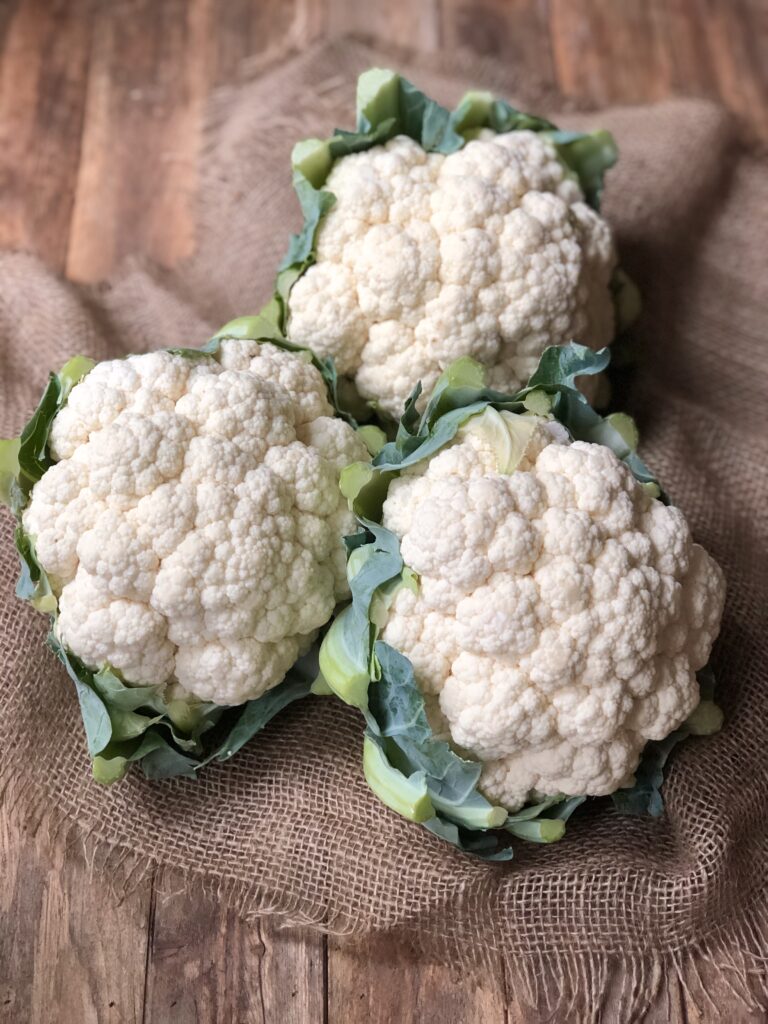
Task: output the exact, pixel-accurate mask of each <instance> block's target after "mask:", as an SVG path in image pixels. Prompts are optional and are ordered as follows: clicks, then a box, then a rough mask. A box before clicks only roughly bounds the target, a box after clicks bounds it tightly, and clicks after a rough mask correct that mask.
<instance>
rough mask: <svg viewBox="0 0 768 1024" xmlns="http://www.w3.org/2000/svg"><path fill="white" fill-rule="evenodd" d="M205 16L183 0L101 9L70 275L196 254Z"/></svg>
mask: <svg viewBox="0 0 768 1024" xmlns="http://www.w3.org/2000/svg"><path fill="white" fill-rule="evenodd" d="M205 13H206V11H205V7H204V5H201V4H200V3H186V2H185V0H167V2H165V3H162V4H157V3H154V0H129V2H125V0H118V2H116V3H112V4H104V5H100V6H99V7H98V8H97V9H96V12H95V15H94V25H93V31H94V45H93V56H92V61H91V68H90V74H89V81H88V100H87V107H86V122H85V130H84V134H83V151H82V161H81V166H80V173H79V175H78V182H77V193H76V199H75V210H74V215H73V221H72V232H71V236H70V243H69V252H68V257H67V274H68V276H69V277H71V278H73V279H75V280H79V281H94V280H98V279H99V278H100V277H103V276H104V275H106V274H108V273H109V272H110V271H112V270H114V269H115V267H116V266H117V265H118V264H119V262H120V261H121V259H122V258H123V257H124V256H125V255H126V254H128V253H142V254H144V255H146V256H149V257H150V258H152V259H156V260H158V261H159V262H161V263H164V264H166V265H173V264H175V263H177V262H178V261H179V260H181V259H183V258H184V257H185V256H188V255H189V254H190V253H191V252H192V249H193V246H194V215H193V197H194V194H195V187H196V181H197V168H196V155H197V141H198V132H199V123H200V119H201V116H202V107H203V102H204V97H205V92H206V89H207V78H208V68H207V66H206V59H207V57H208V53H207V52H206V51H207V46H206V43H207V41H208V40H207V38H206V36H207V25H206V18H205Z"/></svg>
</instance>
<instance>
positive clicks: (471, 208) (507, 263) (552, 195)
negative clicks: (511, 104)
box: [288, 130, 616, 418]
mask: <svg viewBox="0 0 768 1024" xmlns="http://www.w3.org/2000/svg"><path fill="white" fill-rule="evenodd" d="M326 188H327V189H328V190H329V191H331V192H332V193H333V194H334V195H335V197H336V202H335V204H334V205H333V207H332V208H331V210H330V211H329V212H328V213H327V214H326V216H325V217H324V218H323V220H322V222H321V225H320V230H319V234H318V240H317V261H316V262H315V264H314V265H313V266H311V267H310V268H309V269H308V270H307V271H306V272H305V273H304V274H303V275H302V276H301V277H300V278H299V279H298V281H297V282H296V283H295V284H294V286H293V289H292V290H291V295H290V304H289V322H288V333H289V336H290V338H291V339H292V340H293V341H295V342H298V343H299V344H302V345H307V346H309V347H312V348H314V350H315V351H317V352H319V353H321V354H323V355H331V356H333V358H334V359H335V361H336V365H337V367H338V369H339V372H340V373H343V374H345V375H347V376H349V377H351V378H353V379H354V381H355V383H356V385H357V388H358V390H359V392H360V394H361V395H363V397H365V398H368V399H372V400H374V399H375V400H376V401H377V402H378V403H379V406H380V408H381V409H382V410H383V411H384V412H386V413H387V414H389V415H390V416H392V417H395V418H397V417H398V416H399V415H400V413H401V412H402V408H403V403H404V402H405V399H406V398H407V397H408V395H409V394H410V392H411V389H412V388H413V385H414V382H415V381H416V380H419V379H420V380H421V381H422V384H423V385H424V392H425V394H429V392H430V390H431V388H432V386H433V385H434V383H435V381H436V380H437V377H438V376H439V374H440V372H441V371H442V370H443V369H444V368H445V367H446V366H447V365H448V364H449V363H450V362H451V361H452V360H453V359H455V358H457V357H458V356H461V355H469V356H472V357H473V358H475V359H477V360H478V361H479V362H481V363H484V364H485V365H486V366H488V367H489V368H490V371H489V380H490V382H491V383H492V385H493V386H494V387H497V388H500V389H503V390H507V391H515V390H516V389H517V388H519V387H520V386H521V385H522V384H523V383H525V381H526V380H527V379H528V377H529V376H530V374H531V373H532V372H533V370H534V369H535V368H536V366H537V364H538V360H539V357H540V355H541V353H542V351H543V350H544V349H545V348H546V347H547V346H549V345H561V344H564V343H566V342H567V341H570V340H571V339H572V338H579V340H581V341H583V342H585V343H586V344H589V345H592V346H594V347H595V348H599V347H601V346H603V345H607V344H609V343H610V341H611V340H612V337H613V333H614V313H613V304H612V301H611V295H610V289H609V282H610V279H611V275H612V273H613V270H614V267H615V264H616V257H615V252H614V247H613V242H612V238H611V231H610V228H609V227H608V224H607V223H606V222H605V221H604V220H603V219H602V218H601V217H600V216H599V214H597V213H595V211H594V210H592V209H591V208H590V207H589V206H588V205H587V204H586V202H584V196H583V194H582V192H581V189H580V188H579V185H578V184H577V183H576V182H575V181H574V180H573V179H572V178H571V177H570V176H569V175H568V173H567V171H566V169H565V168H564V166H563V164H562V163H561V162H560V160H559V159H558V156H557V151H556V149H555V146H554V144H553V143H552V142H551V140H549V139H548V138H547V137H546V136H543V135H541V134H537V133H535V132H530V131H514V132H509V133H507V134H502V135H495V134H494V133H493V132H491V131H488V130H485V131H483V132H481V133H480V137H479V138H477V139H475V140H473V141H471V142H469V143H468V144H467V145H466V146H464V148H463V149H461V150H459V151H458V152H456V153H451V154H448V155H443V154H427V153H425V152H424V150H423V149H422V148H421V146H420V145H418V143H416V142H414V141H413V140H412V139H410V138H408V137H406V136H402V135H400V136H397V137H396V138H394V139H392V140H390V141H389V142H387V143H386V144H385V145H383V146H374V147H373V148H372V149H369V150H366V151H365V152H361V153H354V154H351V155H348V156H346V157H343V158H341V159H340V160H338V161H337V162H336V163H335V165H334V167H333V169H332V170H331V173H330V175H329V177H328V181H327V183H326Z"/></svg>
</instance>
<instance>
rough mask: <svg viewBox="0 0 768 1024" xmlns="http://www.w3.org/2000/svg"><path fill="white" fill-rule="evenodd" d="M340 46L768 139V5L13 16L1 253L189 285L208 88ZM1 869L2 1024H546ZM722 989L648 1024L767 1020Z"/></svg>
mask: <svg viewBox="0 0 768 1024" xmlns="http://www.w3.org/2000/svg"><path fill="white" fill-rule="evenodd" d="M340 32H351V33H355V34H357V35H359V36H363V37H366V38H368V39H371V40H373V41H374V42H376V43H378V44H383V45H386V44H387V43H390V44H397V45H408V46H415V47H418V48H420V49H421V50H423V51H425V52H427V51H429V52H432V51H436V50H440V49H442V50H447V51H452V50H456V49H468V50H470V51H473V52H475V53H480V54H489V55H493V56H496V57H497V58H500V59H503V60H507V61H511V62H514V63H515V64H517V65H519V66H521V67H523V68H524V69H525V70H526V71H528V72H530V73H531V74H535V75H536V76H537V77H538V78H539V79H543V80H544V82H545V83H549V84H552V85H554V86H556V87H559V89H560V90H561V91H562V92H563V93H564V94H566V95H567V96H572V97H575V98H577V99H580V100H585V101H588V102H591V103H600V102H619V101H625V102H641V101H647V100H649V99H658V98H661V97H663V96H667V95H670V94H684V95H687V94H691V95H702V96H707V97H711V98H714V99H719V100H720V101H721V102H723V103H724V104H725V105H726V106H727V107H728V108H729V109H730V110H732V111H733V112H734V114H735V115H736V116H737V117H738V118H739V119H740V121H741V122H742V124H743V125H744V126H745V128H746V130H747V131H748V132H749V133H751V134H752V135H753V136H755V137H756V138H759V139H762V140H763V141H768V98H767V93H768V61H766V59H765V49H766V41H767V40H768V6H766V4H765V3H764V2H763V0H621V2H617V0H392V2H390V3H388V4H375V5H374V4H363V3H359V2H357V0H161V2H159V0H0V247H25V248H30V249H33V250H35V251H37V252H39V253H41V254H43V255H44V258H45V259H46V260H47V262H48V263H49V264H50V265H51V266H53V267H55V268H56V269H66V271H67V273H68V274H69V275H70V276H71V277H73V278H75V279H77V280H84V281H93V280H97V279H99V278H102V277H104V276H106V275H108V274H109V273H110V272H111V271H113V270H114V269H115V267H116V266H117V265H118V264H119V263H120V261H121V260H122V259H123V258H124V257H126V256H128V255H130V254H142V255H149V256H150V257H152V258H154V259H157V260H159V261H160V262H161V263H164V264H166V265H174V264H176V263H178V262H179V261H180V260H182V259H183V258H184V257H185V256H187V255H188V254H189V253H190V252H191V251H192V248H193V246H194V244H195V237H194V230H195V225H194V206H195V200H196V190H197V155H198V150H199V145H200V140H201V133H202V124H203V115H204V106H205V98H206V96H207V94H208V92H209V90H210V89H211V88H212V87H214V86H216V85H220V84H224V83H227V82H233V81H235V80H236V79H237V75H238V68H239V65H240V62H241V61H242V60H244V59H246V58H250V57H254V56H263V55H264V54H268V53H270V52H272V51H275V50H280V49H281V48H284V47H285V46H287V45H294V46H302V45H306V44H307V43H309V42H310V41H312V40H314V39H317V38H320V37H322V36H326V35H330V34H336V33H340ZM0 864H1V865H2V870H1V872H0V1021H1V1022H2V1024H27V1022H29V1024H91V1022H98V1024H118V1022H119V1024H197V1022H200V1024H250V1022H252V1021H253V1022H262V1024H267V1022H268V1024H272V1022H275V1024H277V1022H279V1024H322V1022H327V1024H356V1022H358V1021H359V1022H369V1021H370V1022H374V1024H390V1022H392V1024H400V1022H406V1021H419V1024H432V1022H435V1024H453V1022H460V1024H480V1022H483V1024H501V1022H505V1024H536V1021H537V1020H540V1018H538V1017H537V1015H535V1014H532V1012H531V1011H530V1010H529V1009H528V1008H527V1007H526V1005H525V1003H524V1001H523V1000H522V998H520V997H519V996H518V995H517V993H515V991H514V990H513V987H512V986H511V985H510V984H509V982H508V980H507V979H506V978H505V973H504V971H503V970H502V968H501V966H499V968H498V970H496V971H494V972H491V973H490V974H489V975H488V976H487V977H485V978H484V979H483V981H482V983H481V984H477V983H476V982H473V981H470V980H469V979H468V978H466V977H462V976H461V975H460V974H457V973H456V972H453V971H451V970H450V969H447V968H442V967H436V966H434V965H429V964H425V963H424V962H422V961H421V960H420V959H419V958H418V957H416V956H415V955H414V954H413V952H412V951H409V950H407V949H403V948H401V947H400V946H399V945H398V944H397V943H396V942H395V941H394V940H392V939H390V938H383V939H377V940H371V941H360V940H358V941H355V942H349V941H344V940H340V939H331V940H328V941H327V942H326V941H325V940H324V939H322V938H320V937H318V936H317V935H315V934H314V933H311V932H309V931H302V930H293V931H290V932H285V931H284V930H282V929H280V927H279V926H278V924H277V922H274V921H269V920H267V921H263V922H260V923H258V924H256V925H250V926H249V925H245V924H244V923H243V922H241V921H239V920H238V919H237V918H236V917H235V915H234V914H233V913H232V912H231V911H229V910H227V909H225V908H223V907H220V906H217V905H215V904H213V903H211V902H208V901H199V900H195V899H193V898H191V897H189V896H188V895H184V894H176V895H169V894H167V893H162V892H160V891H159V890H158V888H157V887H156V886H153V885H152V884H151V882H149V881H147V882H144V883H142V884H141V885H139V886H138V887H137V889H136V890H135V891H134V892H133V893H132V894H131V895H130V896H129V897H127V898H126V899H124V900H123V901H122V902H120V903H118V902H117V901H116V900H115V898H114V897H113V896H111V895H110V892H109V890H108V887H107V885H106V883H105V880H104V879H103V878H101V877H100V876H99V874H98V873H92V872H90V871H89V868H88V865H87V864H86V862H85V860H84V858H83V856H82V851H81V850H79V848H78V847H76V846H75V847H69V848H67V847H66V846H64V845H62V844H61V842H57V843H49V842H48V841H47V840H46V839H45V837H44V836H42V835H37V836H32V835H28V834H25V832H24V831H23V830H21V829H19V828H18V827H17V826H15V825H11V823H10V822H9V821H8V820H7V818H3V817H0ZM622 980H623V979H622V978H621V977H616V978H615V979H614V984H613V986H612V992H613V996H615V994H616V992H618V991H619V990H620V988H621V983H622ZM704 989H705V990H706V991H702V992H700V993H688V992H685V991H683V989H682V988H680V986H679V985H678V984H677V983H676V982H675V980H674V979H668V984H667V986H666V988H665V990H664V992H663V993H662V994H661V995H660V996H659V998H658V1000H657V1001H656V1002H655V1003H654V1005H653V1006H652V1007H651V1009H650V1011H649V1015H648V1020H649V1021H653V1022H658V1024H662V1022H678V1024H682V1022H685V1021H687V1022H690V1024H694V1022H695V1024H709V1022H710V1021H711V1020H713V1019H715V1015H714V1006H717V1007H718V1009H719V1010H720V1011H721V1013H722V1014H723V1019H732V1020H738V1021H739V1022H742V1021H744V1022H748V1024H752V1022H753V1021H754V1024H757V1021H758V1020H761V1019H763V1018H761V1017H760V1016H759V1015H752V1016H749V1015H747V1016H745V1015H744V1013H743V1011H741V1010H734V1011H733V1012H732V1013H731V1014H730V1016H729V1011H728V1007H729V1006H730V1005H733V1004H732V998H733V994H732V993H730V992H729V991H728V990H727V987H724V986H723V983H722V982H721V981H717V980H716V979H715V978H712V979H707V978H705V979H704ZM707 993H709V995H707ZM611 998H613V997H612V995H611V993H609V995H608V998H607V1000H606V1005H605V1007H604V1011H603V1019H604V1020H605V1021H606V1024H616V1021H617V1011H616V1005H617V1004H616V1003H615V1000H614V1002H613V1003H612V1002H611Z"/></svg>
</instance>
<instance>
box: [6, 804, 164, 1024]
mask: <svg viewBox="0 0 768 1024" xmlns="http://www.w3.org/2000/svg"><path fill="white" fill-rule="evenodd" d="M0 864H2V867H3V870H2V874H0V964H1V965H2V972H1V973H0V1021H2V1022H3V1024H22V1022H23V1024H73V1022H75V1021H76V1022H77V1024H140V1022H141V1020H142V1013H143V1001H144V962H145V949H146V921H147V914H148V911H149V903H150V890H151V884H150V882H149V881H146V882H144V883H142V884H140V885H138V887H137V888H136V889H135V891H134V892H132V893H131V894H130V895H128V896H126V897H125V898H124V899H122V900H121V901H118V900H117V899H116V897H114V896H112V895H110V894H109V893H108V892H107V889H106V885H105V883H104V882H103V881H101V880H100V879H99V878H98V876H96V877H93V878H91V877H90V875H89V870H88V865H87V864H86V862H85V860H84V857H83V853H82V848H81V847H80V846H79V845H78V844H77V843H69V844H65V843H64V842H62V841H57V842H54V843H50V842H48V841H47V839H46V836H45V833H44V830H41V831H40V832H39V833H38V834H37V835H36V836H30V835H27V834H26V833H25V832H24V831H23V830H22V829H20V828H19V827H18V826H17V825H16V824H15V823H14V824H12V823H11V822H10V821H9V820H8V818H7V816H5V815H3V816H2V817H0Z"/></svg>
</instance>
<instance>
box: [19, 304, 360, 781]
mask: <svg viewBox="0 0 768 1024" xmlns="http://www.w3.org/2000/svg"><path fill="white" fill-rule="evenodd" d="M253 327H254V325H253V323H252V322H251V321H250V320H244V321H234V322H233V323H232V324H230V325H227V327H226V328H224V329H223V330H222V331H221V332H220V333H219V335H217V337H216V338H215V339H213V341H212V342H211V343H209V344H208V345H207V346H206V347H205V349H203V350H197V349H168V350H163V351H157V352H151V353H148V354H145V355H134V356H128V357H127V358H124V359H116V360H111V361H108V362H102V363H99V364H98V365H94V364H93V362H92V361H91V360H88V359H85V358H83V357H76V358H75V359H74V360H72V361H71V362H70V363H68V364H67V366H65V367H64V369H63V370H62V371H61V372H60V373H58V374H52V375H51V377H50V381H49V384H48V387H47V389H46V391H45V394H44V395H43V397H42V399H41V401H40V404H39V406H38V409H37V410H36V412H35V414H34V415H33V417H32V419H31V420H30V422H29V423H28V424H27V426H26V427H25V428H24V430H23V431H22V434H21V436H20V438H16V439H14V440H12V441H6V442H0V496H2V497H3V498H4V500H5V501H6V502H7V503H8V504H9V505H10V506H11V508H12V509H13V511H14V512H15V514H16V516H17V519H18V526H17V529H16V546H17V548H18V551H19V554H20V556H21V562H22V575H21V579H20V580H19V585H18V588H17V592H18V594H19V596H20V597H22V598H26V599H28V600H30V601H31V602H32V604H33V605H35V607H36V608H38V609H39V610H40V611H43V612H48V613H50V614H51V616H52V624H51V636H50V639H49V644H50V646H51V647H52V648H53V650H54V651H55V652H56V654H57V655H58V656H59V658H60V659H61V661H62V662H63V663H64V665H65V667H66V669H67V671H68V673H69V675H70V676H71V677H72V679H73V681H74V682H75V685H76V688H77V693H78V697H79V699H80V705H81V709H82V713H83V720H84V723H85V728H86V734H87V739H88V748H89V751H90V753H91V755H92V757H93V758H94V774H95V776H96V777H97V778H98V779H99V780H100V781H104V782H110V781H114V779H116V778H119V777H120V776H121V775H122V774H123V773H124V772H125V770H126V769H127V767H128V765H129V764H131V763H132V762H135V761H138V762H140V763H141V765H142V767H143V769H144V771H145V773H146V774H148V775H150V776H153V777H159V776H167V775H176V774H186V775H194V774H195V773H196V772H197V771H198V770H199V768H200V767H201V766H202V765H203V764H205V763H207V762H208V761H209V760H211V759H212V758H216V759H218V760H223V759H225V758H227V757H229V756H231V755H232V754H233V753H234V752H235V751H236V750H238V749H239V748H240V747H241V746H242V744H243V743H244V742H245V741H246V740H247V739H248V738H249V737H250V736H252V735H253V734H254V733H255V732H256V731H258V729H260V728H261V727H262V726H263V725H264V724H265V723H266V722H267V721H269V719H270V718H271V717H272V716H273V715H274V714H276V713H277V712H278V711H279V710H280V709H281V708H282V707H284V706H285V704H287V703H289V702H290V701H292V700H294V699H296V698H298V697H301V696H303V695H304V694H306V693H308V692H309V688H310V686H311V684H312V682H313V681H314V679H315V676H316V660H317V656H316V651H315V652H314V654H313V653H312V651H311V648H312V645H313V643H314V640H315V638H316V636H317V632H318V630H319V629H320V628H322V627H323V626H324V625H325V624H326V623H327V622H328V620H329V619H330V617H331V615H332V612H333V610H334V607H335V605H336V602H337V601H338V600H340V599H343V598H345V597H346V596H347V595H348V593H349V590H348V586H347V580H346V573H345V555H344V549H343V545H342V541H341V538H342V536H343V535H344V533H347V532H349V530H350V529H352V528H353V526H354V517H353V516H352V514H351V512H350V511H349V510H348V508H347V505H346V502H345V501H344V499H343V498H342V496H341V495H340V493H339V488H338V481H339V473H340V471H341V469H342V467H343V466H345V465H346V464H347V463H349V461H350V460H351V459H366V458H367V457H368V454H367V449H366V447H365V445H364V443H363V441H362V440H361V439H360V438H359V437H358V436H357V435H356V433H355V431H354V430H353V428H352V427H351V426H349V425H348V424H347V423H345V422H344V421H343V420H342V419H340V418H338V417H337V416H336V414H335V410H334V407H333V405H332V404H331V402H330V401H329V392H331V391H332V389H333V385H334V377H333V373H332V368H331V367H329V366H326V365H325V364H323V363H320V362H318V361H317V359H316V358H315V357H314V356H312V355H311V354H310V353H309V352H306V351H302V350H300V349H298V348H297V347H296V346H292V345H290V344H288V343H284V342H277V343H276V344H272V343H269V342H264V343H262V342H261V341H259V340H254V338H253V335H254V333H255V332H254V330H253ZM247 335H250V337H248V336H247Z"/></svg>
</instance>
